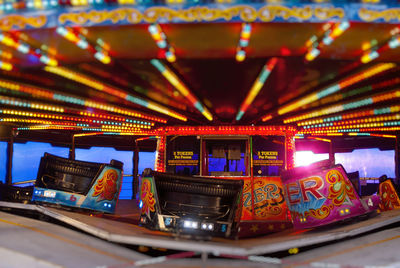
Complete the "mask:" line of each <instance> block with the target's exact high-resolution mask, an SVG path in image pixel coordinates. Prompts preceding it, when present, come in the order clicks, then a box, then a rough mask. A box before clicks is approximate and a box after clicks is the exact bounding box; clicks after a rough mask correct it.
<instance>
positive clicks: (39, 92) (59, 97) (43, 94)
mask: <svg viewBox="0 0 400 268" xmlns="http://www.w3.org/2000/svg"><path fill="white" fill-rule="evenodd" d="M0 87H2V88H6V89H8V90H12V91H17V92H23V93H26V94H28V95H30V96H32V97H40V98H44V99H49V100H56V101H63V102H67V103H72V104H77V105H81V106H85V107H91V108H96V109H99V110H104V111H108V112H113V113H117V114H123V115H128V116H132V117H139V118H143V119H147V120H152V121H157V122H160V123H166V121H165V120H164V119H161V118H158V117H154V116H148V115H145V114H143V113H139V112H136V111H134V110H128V109H123V108H120V107H117V106H112V105H107V104H104V103H100V102H95V101H92V100H90V99H84V98H77V97H72V96H70V95H65V94H60V93H55V92H52V91H50V90H45V89H38V88H34V87H30V86H26V85H19V84H16V83H14V82H10V81H7V80H1V79H0ZM0 97H2V96H0ZM29 103H33V102H29V101H26V104H25V105H30V104H29ZM12 105H15V104H12ZM41 105H42V106H43V104H41ZM48 106H49V107H51V106H54V105H48ZM22 107H24V106H22ZM25 107H30V106H25ZM38 107H39V106H38ZM60 107H61V106H58V108H60ZM58 108H57V109H58ZM36 109H37V108H36ZM61 109H63V110H64V108H63V107H62V108H61Z"/></svg>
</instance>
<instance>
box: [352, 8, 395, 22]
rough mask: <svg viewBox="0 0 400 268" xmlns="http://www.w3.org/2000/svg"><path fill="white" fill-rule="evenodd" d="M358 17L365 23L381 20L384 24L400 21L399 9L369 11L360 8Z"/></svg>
mask: <svg viewBox="0 0 400 268" xmlns="http://www.w3.org/2000/svg"><path fill="white" fill-rule="evenodd" d="M358 16H359V17H360V18H361V19H362V20H363V21H366V22H372V21H375V20H379V19H383V20H384V21H386V22H389V21H399V20H400V8H389V9H385V10H370V9H367V8H360V9H359V10H358Z"/></svg>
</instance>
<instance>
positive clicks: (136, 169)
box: [132, 141, 139, 199]
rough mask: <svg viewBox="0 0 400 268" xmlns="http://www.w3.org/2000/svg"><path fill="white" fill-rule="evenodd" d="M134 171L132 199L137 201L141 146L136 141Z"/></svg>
mask: <svg viewBox="0 0 400 268" xmlns="http://www.w3.org/2000/svg"><path fill="white" fill-rule="evenodd" d="M132 160H133V171H132V174H133V176H132V199H136V194H137V193H138V191H139V176H138V173H139V146H138V144H137V142H136V141H135V148H134V151H133V159H132Z"/></svg>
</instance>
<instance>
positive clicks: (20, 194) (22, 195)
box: [0, 182, 33, 204]
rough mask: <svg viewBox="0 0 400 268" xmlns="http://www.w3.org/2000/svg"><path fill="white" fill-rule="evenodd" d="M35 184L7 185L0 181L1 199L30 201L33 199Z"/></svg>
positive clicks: (21, 201)
mask: <svg viewBox="0 0 400 268" xmlns="http://www.w3.org/2000/svg"><path fill="white" fill-rule="evenodd" d="M32 192H33V186H17V185H7V184H5V183H2V182H0V200H1V201H6V202H19V203H25V204H26V203H29V202H30V201H31V199H32Z"/></svg>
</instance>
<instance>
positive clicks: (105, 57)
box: [56, 26, 111, 64]
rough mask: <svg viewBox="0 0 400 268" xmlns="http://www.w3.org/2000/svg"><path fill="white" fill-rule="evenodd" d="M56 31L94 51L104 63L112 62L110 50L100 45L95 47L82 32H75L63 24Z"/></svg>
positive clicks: (76, 43) (78, 44) (82, 46)
mask: <svg viewBox="0 0 400 268" xmlns="http://www.w3.org/2000/svg"><path fill="white" fill-rule="evenodd" d="M56 32H57V33H58V34H59V35H61V36H62V37H64V38H65V39H67V40H68V41H70V42H72V43H74V44H75V45H77V46H78V47H79V48H81V49H84V50H87V51H89V52H90V53H92V54H93V56H94V57H95V58H96V59H97V60H98V61H100V62H102V63H104V64H110V63H111V58H110V56H109V55H108V52H107V51H106V50H105V49H103V48H102V47H99V46H96V47H93V46H92V45H91V44H90V43H89V42H88V41H87V40H86V38H85V37H84V36H83V35H82V34H80V33H75V32H74V31H73V30H71V29H69V28H65V27H62V26H59V27H57V29H56Z"/></svg>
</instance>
